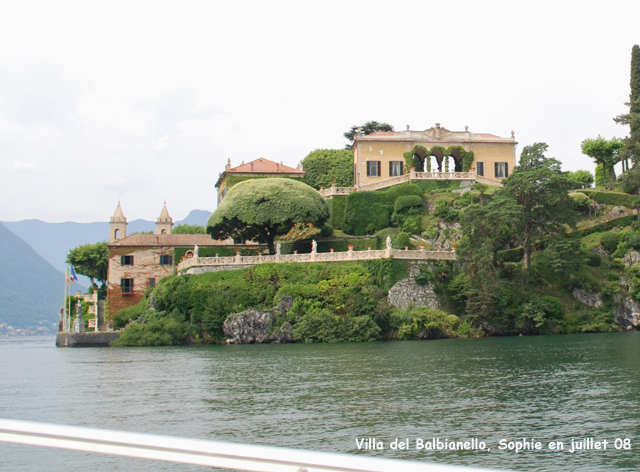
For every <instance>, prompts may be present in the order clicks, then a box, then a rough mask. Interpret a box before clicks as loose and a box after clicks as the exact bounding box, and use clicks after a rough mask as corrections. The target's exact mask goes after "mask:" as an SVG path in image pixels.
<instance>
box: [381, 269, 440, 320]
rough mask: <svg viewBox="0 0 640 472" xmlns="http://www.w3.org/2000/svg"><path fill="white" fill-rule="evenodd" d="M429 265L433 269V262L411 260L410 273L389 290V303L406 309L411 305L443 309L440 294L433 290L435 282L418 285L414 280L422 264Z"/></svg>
mask: <svg viewBox="0 0 640 472" xmlns="http://www.w3.org/2000/svg"><path fill="white" fill-rule="evenodd" d="M422 265H427V266H428V267H429V268H430V269H433V267H432V266H433V263H432V262H409V263H408V266H409V267H408V272H409V275H408V276H407V277H405V278H404V279H402V280H400V281H398V282H397V283H396V284H395V285H394V286H393V287H391V289H390V290H389V296H388V299H389V303H390V304H391V305H393V306H395V307H396V308H403V309H406V308H408V307H409V305H413V306H428V307H429V308H432V309H434V310H441V309H442V305H441V304H440V299H439V298H438V295H436V294H435V292H434V291H433V283H430V284H427V285H418V284H417V283H416V281H415V280H414V277H416V276H417V275H418V274H419V273H420V266H422Z"/></svg>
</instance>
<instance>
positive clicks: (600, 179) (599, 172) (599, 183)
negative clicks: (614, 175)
mask: <svg viewBox="0 0 640 472" xmlns="http://www.w3.org/2000/svg"><path fill="white" fill-rule="evenodd" d="M595 175H596V177H595V181H596V187H604V186H605V179H604V168H603V166H602V164H598V165H596V172H595Z"/></svg>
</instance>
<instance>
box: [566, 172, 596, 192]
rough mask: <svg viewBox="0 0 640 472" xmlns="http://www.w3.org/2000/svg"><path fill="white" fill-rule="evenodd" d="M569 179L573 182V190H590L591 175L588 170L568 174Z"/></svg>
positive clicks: (591, 183)
mask: <svg viewBox="0 0 640 472" xmlns="http://www.w3.org/2000/svg"><path fill="white" fill-rule="evenodd" d="M569 178H570V179H571V180H572V181H573V182H575V185H574V186H573V188H590V187H591V186H592V185H593V181H594V179H593V174H592V173H591V172H589V171H588V170H576V171H574V172H569Z"/></svg>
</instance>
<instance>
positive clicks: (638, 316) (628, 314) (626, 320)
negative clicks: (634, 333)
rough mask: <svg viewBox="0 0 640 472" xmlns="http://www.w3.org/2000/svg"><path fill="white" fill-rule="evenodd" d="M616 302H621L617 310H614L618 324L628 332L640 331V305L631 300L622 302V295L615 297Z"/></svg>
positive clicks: (627, 299)
mask: <svg viewBox="0 0 640 472" xmlns="http://www.w3.org/2000/svg"><path fill="white" fill-rule="evenodd" d="M615 301H616V302H621V303H620V304H619V305H618V306H616V308H615V310H613V315H614V319H615V322H616V324H617V325H618V326H620V327H622V328H624V329H626V330H627V331H631V330H633V329H640V303H638V302H636V301H634V300H632V299H631V298H625V299H624V300H622V297H621V296H620V295H618V296H617V297H615Z"/></svg>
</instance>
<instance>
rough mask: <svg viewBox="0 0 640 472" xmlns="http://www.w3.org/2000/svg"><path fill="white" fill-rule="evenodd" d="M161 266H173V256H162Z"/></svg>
mask: <svg viewBox="0 0 640 472" xmlns="http://www.w3.org/2000/svg"><path fill="white" fill-rule="evenodd" d="M160 265H173V256H160Z"/></svg>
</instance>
